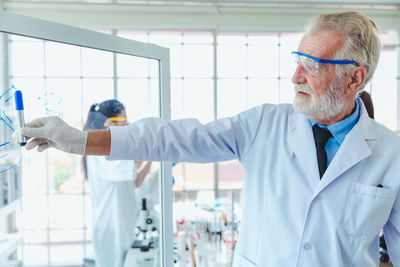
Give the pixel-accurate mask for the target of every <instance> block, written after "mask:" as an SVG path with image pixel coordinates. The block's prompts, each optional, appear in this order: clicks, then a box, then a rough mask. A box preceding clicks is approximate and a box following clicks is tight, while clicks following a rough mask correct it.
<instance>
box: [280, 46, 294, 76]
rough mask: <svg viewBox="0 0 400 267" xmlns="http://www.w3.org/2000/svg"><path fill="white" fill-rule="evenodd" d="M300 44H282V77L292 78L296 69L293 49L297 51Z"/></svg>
mask: <svg viewBox="0 0 400 267" xmlns="http://www.w3.org/2000/svg"><path fill="white" fill-rule="evenodd" d="M297 47H298V45H290V46H288V45H281V46H280V50H279V60H280V61H279V75H280V77H281V78H286V79H287V78H291V77H292V76H293V74H294V72H295V70H296V67H297V65H296V63H295V60H294V57H293V55H292V54H291V53H292V51H297Z"/></svg>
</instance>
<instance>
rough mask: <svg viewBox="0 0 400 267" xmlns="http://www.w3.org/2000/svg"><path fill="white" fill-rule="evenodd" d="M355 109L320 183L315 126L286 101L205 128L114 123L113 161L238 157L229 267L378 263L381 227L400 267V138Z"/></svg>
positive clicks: (368, 266) (185, 123) (193, 123)
mask: <svg viewBox="0 0 400 267" xmlns="http://www.w3.org/2000/svg"><path fill="white" fill-rule="evenodd" d="M357 101H359V102H360V99H357ZM360 105H362V109H361V114H360V119H359V121H358V122H357V124H356V125H355V126H354V127H353V129H352V130H351V131H350V132H349V134H348V135H347V136H346V138H345V140H344V141H343V143H342V145H341V146H340V148H339V150H338V151H337V153H336V155H335V157H334V158H333V160H332V162H331V163H330V165H329V166H328V169H327V170H326V172H325V174H324V176H323V177H322V180H320V177H319V173H318V163H317V156H316V148H315V143H314V138H313V132H312V128H311V124H310V122H309V120H308V118H306V117H305V116H303V115H301V114H299V113H296V112H294V111H293V107H292V105H290V104H282V105H268V104H265V105H261V106H259V107H256V108H253V109H250V110H247V111H245V112H243V113H240V114H239V115H237V116H235V117H232V118H225V119H220V120H217V121H214V122H211V123H208V124H206V125H201V124H200V123H199V122H198V121H197V120H194V119H186V120H177V121H166V120H162V119H157V118H148V119H144V120H141V121H138V122H136V123H133V124H131V125H129V126H127V127H114V128H111V140H112V141H111V154H110V159H136V160H146V161H158V160H164V161H169V162H182V161H187V162H212V161H224V160H232V159H236V158H237V159H239V161H240V162H241V163H242V165H243V167H244V172H245V174H244V179H243V197H242V204H243V208H242V210H243V212H242V218H243V219H242V223H241V227H240V236H239V241H238V247H237V249H236V251H235V260H234V266H240V267H247V266H252V267H253V266H260V267H278V266H291V267H294V266H297V267H299V266H303V267H322V266H323V267H341V266H343V267H350V266H352V267H372V266H374V267H375V266H378V255H379V254H378V247H379V240H378V233H379V231H380V229H381V228H382V227H384V231H385V238H386V241H387V246H388V249H389V255H390V257H391V259H392V261H393V263H394V266H396V267H398V266H400V197H399V188H400V177H399V176H400V138H399V136H397V135H396V134H395V133H393V132H391V131H389V130H388V129H386V128H384V127H383V126H382V125H380V124H378V123H377V122H375V121H373V120H371V119H370V118H369V117H368V114H367V112H366V110H365V107H364V106H363V104H362V103H361V102H360ZM379 184H382V185H383V188H380V187H377V185H379Z"/></svg>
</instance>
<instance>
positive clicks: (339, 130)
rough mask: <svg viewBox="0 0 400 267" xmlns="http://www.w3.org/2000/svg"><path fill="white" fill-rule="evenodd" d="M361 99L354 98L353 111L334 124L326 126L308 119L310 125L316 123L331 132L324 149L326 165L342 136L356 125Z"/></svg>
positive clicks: (336, 149)
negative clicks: (354, 107)
mask: <svg viewBox="0 0 400 267" xmlns="http://www.w3.org/2000/svg"><path fill="white" fill-rule="evenodd" d="M359 101H361V100H360V99H359V98H357V99H356V109H355V110H354V112H353V113H352V114H351V115H350V116H349V117H347V118H346V119H344V120H342V121H339V122H337V123H335V124H332V125H329V126H326V125H322V124H319V123H317V122H315V121H313V120H311V119H310V123H311V126H314V125H315V124H317V125H318V126H319V127H321V128H325V129H328V130H329V131H330V132H331V133H332V136H333V137H331V138H329V140H328V142H327V143H326V145H325V151H326V156H327V161H328V165H327V166H329V164H330V163H331V162H332V159H333V157H334V156H335V154H336V152H337V151H338V150H339V147H340V145H341V144H342V143H343V140H344V138H345V137H346V135H347V134H348V133H349V132H350V131H351V129H352V128H353V127H354V125H356V123H357V122H358V119H359V117H360V107H361V104H360V103H359Z"/></svg>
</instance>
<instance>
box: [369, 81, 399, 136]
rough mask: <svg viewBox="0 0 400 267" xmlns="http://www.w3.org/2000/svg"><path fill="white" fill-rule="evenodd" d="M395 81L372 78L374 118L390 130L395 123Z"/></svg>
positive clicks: (393, 129)
mask: <svg viewBox="0 0 400 267" xmlns="http://www.w3.org/2000/svg"><path fill="white" fill-rule="evenodd" d="M397 82H398V81H396V80H395V79H373V80H372V82H371V87H372V88H371V98H372V102H373V103H374V110H375V120H376V121H378V122H379V123H381V124H383V125H384V126H386V127H388V128H389V129H391V130H392V131H396V123H397V121H396V120H397V116H398V114H397V98H398V96H397Z"/></svg>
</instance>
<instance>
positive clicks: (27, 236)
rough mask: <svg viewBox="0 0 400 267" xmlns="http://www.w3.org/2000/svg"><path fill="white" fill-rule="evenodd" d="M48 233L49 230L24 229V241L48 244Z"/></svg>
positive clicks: (28, 243)
mask: <svg viewBox="0 0 400 267" xmlns="http://www.w3.org/2000/svg"><path fill="white" fill-rule="evenodd" d="M47 233H48V232H47V231H40V230H33V231H24V232H23V234H24V242H25V244H27V245H36V244H40V245H43V244H46V243H47V242H48V234H47Z"/></svg>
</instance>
